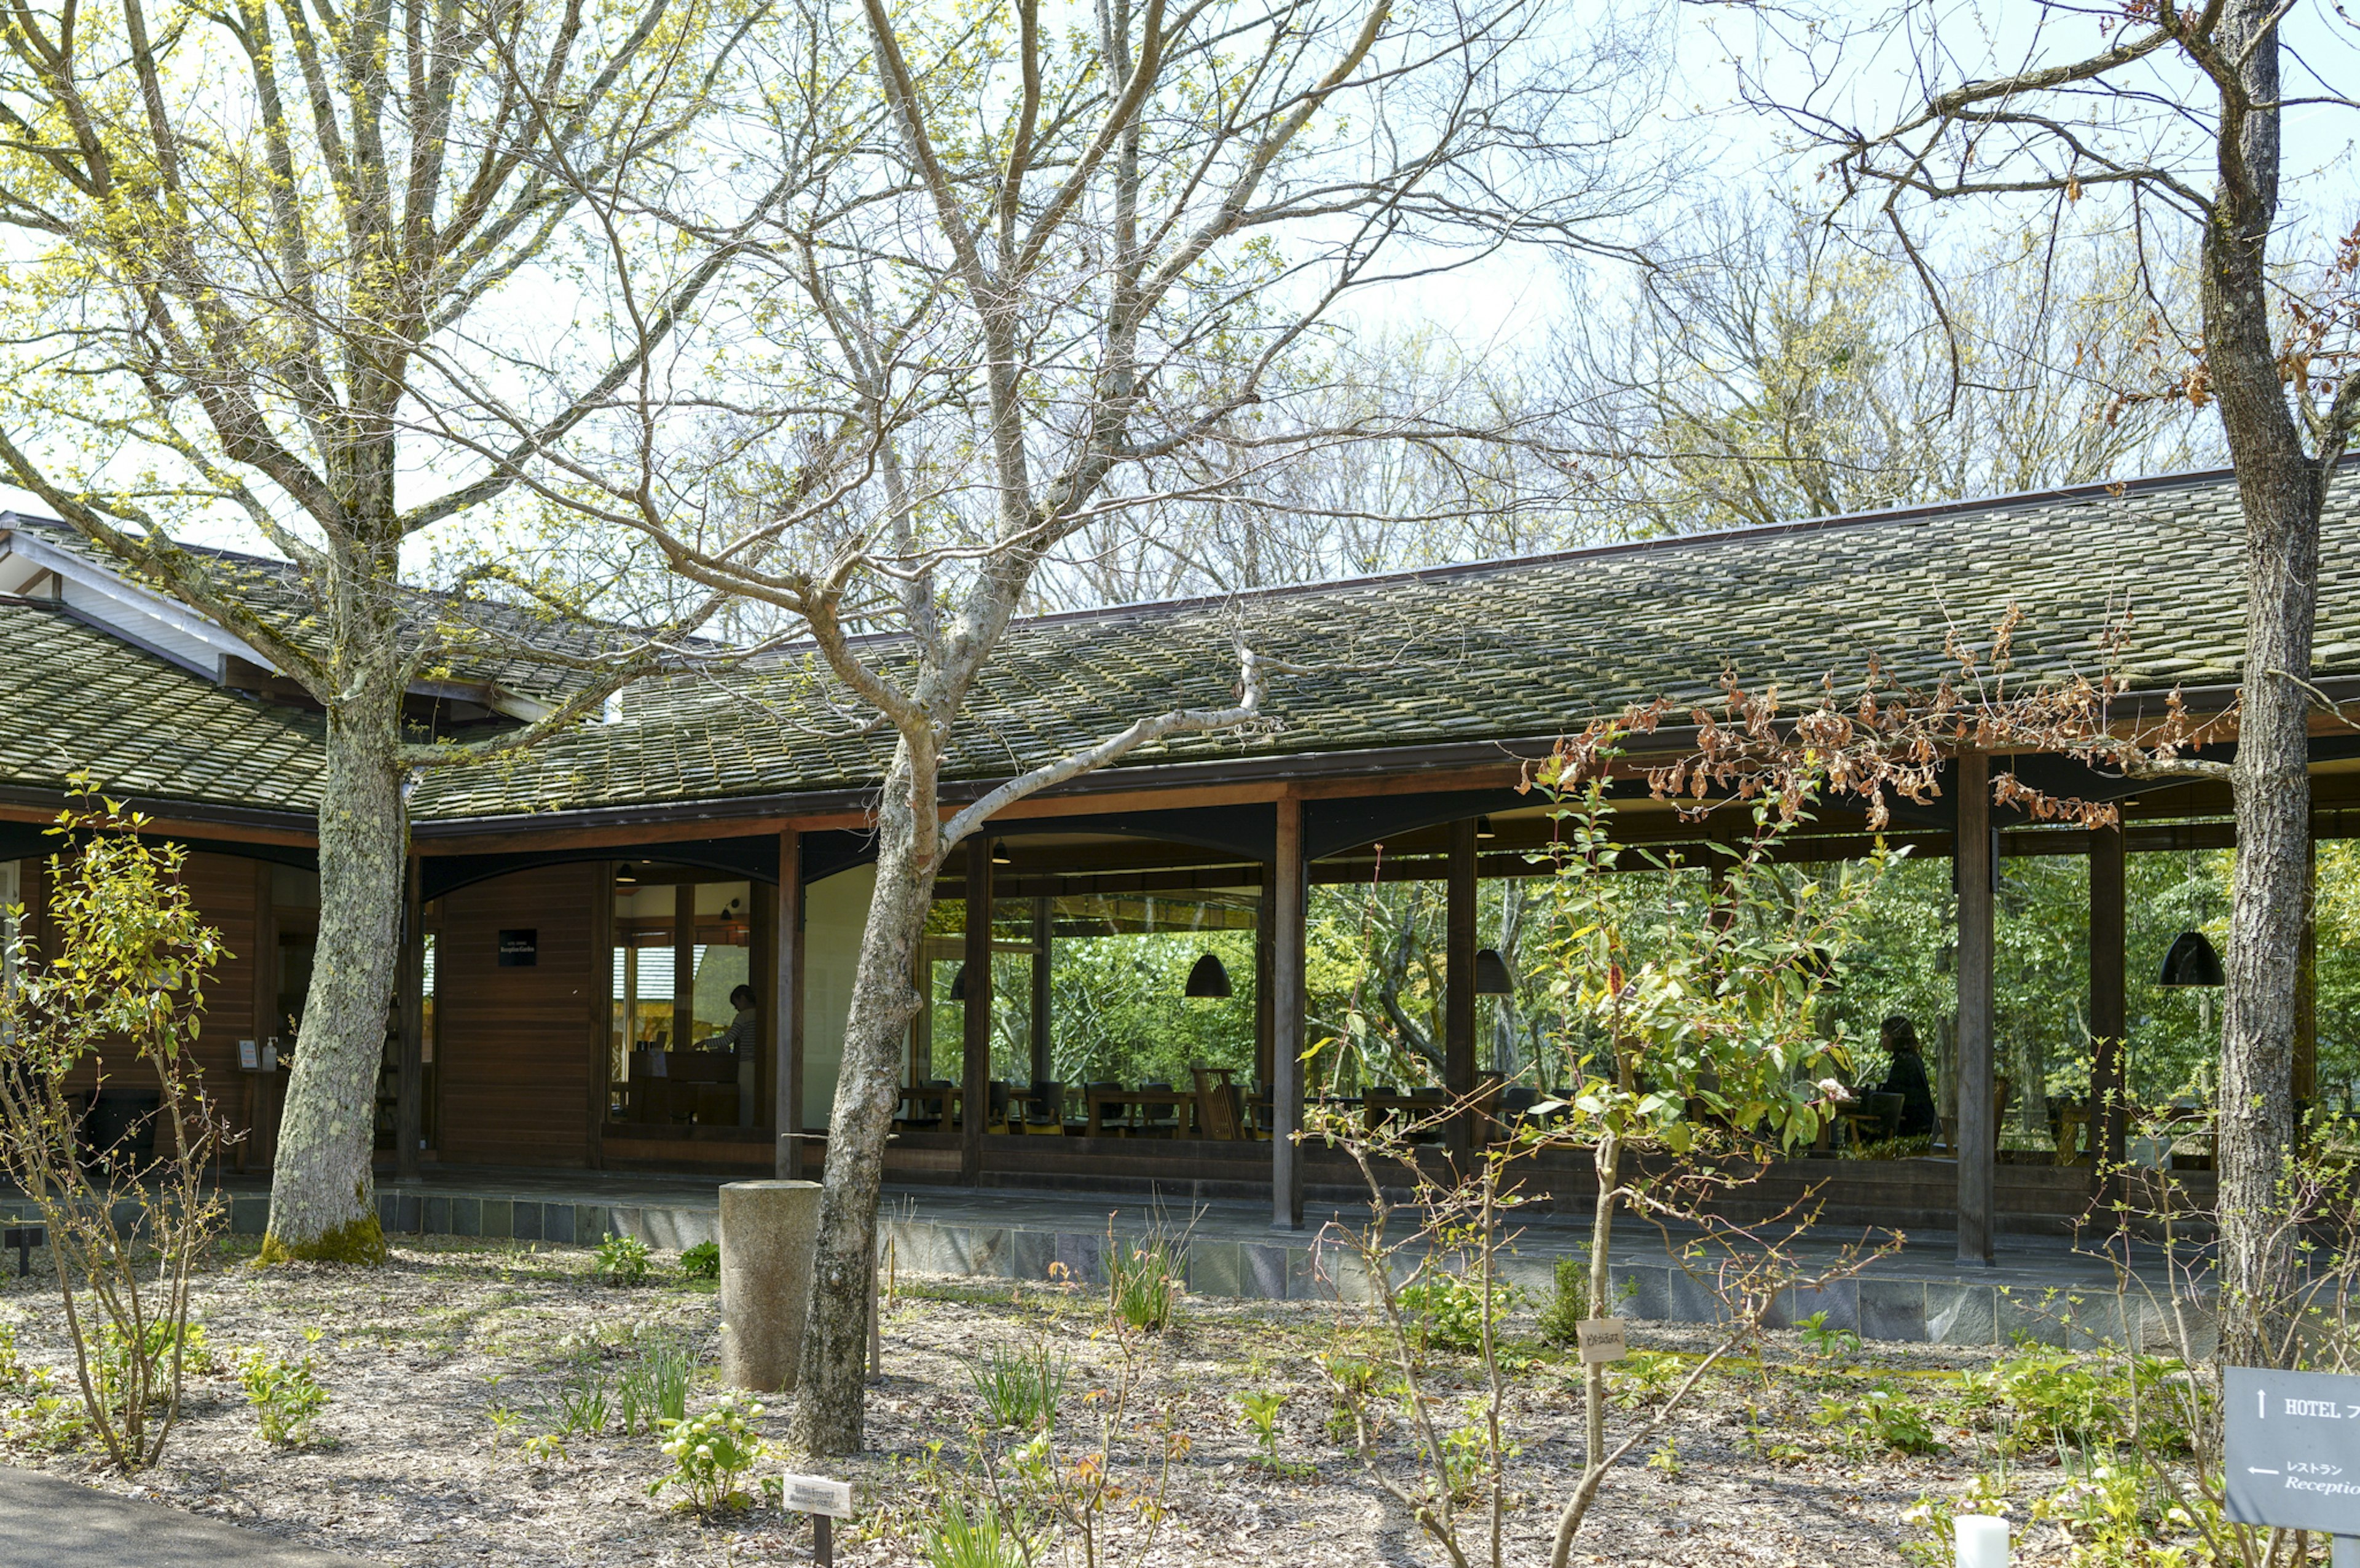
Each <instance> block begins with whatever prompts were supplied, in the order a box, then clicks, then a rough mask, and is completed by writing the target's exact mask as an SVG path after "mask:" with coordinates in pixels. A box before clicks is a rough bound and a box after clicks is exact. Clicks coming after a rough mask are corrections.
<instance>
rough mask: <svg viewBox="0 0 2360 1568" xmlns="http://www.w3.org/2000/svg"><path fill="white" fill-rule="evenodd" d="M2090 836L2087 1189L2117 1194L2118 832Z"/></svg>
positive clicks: (2121, 934)
mask: <svg viewBox="0 0 2360 1568" xmlns="http://www.w3.org/2000/svg"><path fill="white" fill-rule="evenodd" d="M2089 840H2090V1038H2091V1043H2092V1050H2091V1056H2090V1108H2091V1112H2092V1123H2091V1127H2090V1129H2089V1138H2090V1140H2091V1148H2092V1154H2093V1155H2094V1158H2093V1159H2092V1160H2091V1162H2090V1165H2091V1176H2092V1193H2093V1195H2094V1196H2098V1197H2100V1198H2106V1199H2111V1198H2113V1197H2114V1196H2116V1195H2118V1190H2119V1187H2120V1184H2121V1183H2120V1181H2119V1180H2118V1177H2119V1173H2120V1171H2121V1170H2122V1164H2123V1154H2124V1150H2125V1131H2126V1128H2127V1127H2128V1124H2129V1118H2128V1115H2127V1108H2128V1105H2129V1098H2130V1096H2129V1087H2130V1086H2129V1085H2128V1084H2127V1083H2125V1082H2124V1077H2123V1037H2124V1035H2125V1033H2126V1032H2127V1027H2128V1026H2127V1023H2126V1014H2127V1003H2126V1000H2125V979H2126V975H2127V968H2128V965H2127V961H2126V959H2125V931H2126V928H2127V924H2128V919H2127V916H2128V910H2127V906H2126V903H2125V891H2124V887H2125V864H2124V855H2125V849H2124V843H2123V831H2122V829H2120V828H2112V829H2107V830H2104V831H2102V832H2098V833H2091V834H2090V835H2089Z"/></svg>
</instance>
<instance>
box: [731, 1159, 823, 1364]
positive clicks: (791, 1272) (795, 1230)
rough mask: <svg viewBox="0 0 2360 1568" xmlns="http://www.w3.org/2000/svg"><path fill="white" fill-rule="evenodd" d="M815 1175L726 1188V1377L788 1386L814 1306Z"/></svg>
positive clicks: (742, 1182) (816, 1190)
mask: <svg viewBox="0 0 2360 1568" xmlns="http://www.w3.org/2000/svg"><path fill="white" fill-rule="evenodd" d="M818 1235H819V1183H818V1182H816V1181H731V1182H727V1183H726V1184H724V1185H723V1187H722V1189H721V1380H722V1382H723V1383H725V1384H727V1385H728V1386H729V1387H730V1388H750V1389H752V1390H754V1391H755V1392H757V1393H762V1394H774V1393H785V1392H790V1391H792V1389H793V1388H794V1386H795V1363H796V1359H797V1357H798V1356H801V1355H802V1353H803V1323H804V1320H805V1318H806V1317H807V1316H808V1315H809V1313H810V1312H811V1278H812V1246H813V1243H814V1241H815V1240H816V1239H817V1237H818Z"/></svg>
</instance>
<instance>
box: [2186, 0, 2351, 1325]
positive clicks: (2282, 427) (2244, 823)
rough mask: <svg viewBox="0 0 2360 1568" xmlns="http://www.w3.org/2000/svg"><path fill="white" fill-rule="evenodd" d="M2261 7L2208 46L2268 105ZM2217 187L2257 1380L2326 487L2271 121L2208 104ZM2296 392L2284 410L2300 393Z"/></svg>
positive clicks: (2286, 1086) (2234, 1308)
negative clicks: (2275, 257)
mask: <svg viewBox="0 0 2360 1568" xmlns="http://www.w3.org/2000/svg"><path fill="white" fill-rule="evenodd" d="M2269 17H2270V5H2268V3H2267V0H2230V5H2229V6H2228V9H2227V11H2226V12H2225V13H2224V15H2223V20H2222V24H2221V38H2222V42H2223V47H2224V48H2226V49H2228V50H2229V51H2230V52H2231V55H2232V57H2233V58H2234V57H2235V56H2236V55H2238V54H2240V53H2242V54H2243V55H2244V64H2243V68H2242V70H2241V71H2240V72H2239V74H2240V77H2241V82H2240V86H2241V89H2242V93H2243V95H2244V96H2245V99H2246V100H2248V101H2249V102H2251V103H2276V102H2277V100H2278V36H2277V33H2276V32H2275V30H2273V31H2272V32H2271V33H2270V34H2269V36H2268V37H2267V38H2261V37H2260V34H2261V31H2262V29H2263V28H2264V27H2269V26H2270V25H2271V23H2270V21H2269ZM2223 104H2224V111H2227V112H2225V113H2224V117H2223V127H2222V136H2221V165H2222V169H2221V181H2220V187H2219V194H2218V198H2217V200H2216V203H2215V210H2214V212H2213V214H2212V222H2211V223H2208V224H2207V225H2206V226H2205V230H2204V251H2203V278H2202V288H2203V312H2204V315H2203V319H2204V353H2205V365H2206V368H2207V370H2208V372H2209V374H2210V376H2211V378H2212V385H2213V387H2215V388H2216V389H2217V390H2218V392H2219V394H2220V399H2221V424H2222V428H2223V431H2224V432H2225V433H2226V435H2227V437H2228V442H2229V452H2230V456H2231V459H2232V461H2233V462H2234V463H2235V465H2236V472H2237V495H2238V500H2239V502H2240V503H2241V505H2242V507H2243V510H2244V513H2245V668H2244V670H2243V672H2242V680H2241V689H2242V691H2241V694H2242V697H2243V702H2244V707H2243V711H2242V713H2240V715H2239V718H2238V724H2237V756H2236V759H2235V761H2234V763H2232V764H2231V769H2230V779H2231V785H2232V788H2233V789H2234V793H2235V798H2236V812H2237V863H2236V871H2235V877H2234V885H2233V890H2232V895H2231V898H2232V901H2231V907H2230V913H2229V952H2228V954H2227V962H2226V965H2225V967H2226V969H2227V971H2228V998H2227V1011H2226V1016H2225V1018H2224V1019H2223V1028H2222V1033H2221V1104H2220V1142H2219V1149H2220V1157H2219V1158H2220V1200H2219V1201H2220V1225H2221V1263H2220V1269H2221V1272H2220V1279H2219V1285H2220V1291H2221V1325H2222V1328H2221V1359H2222V1361H2223V1364H2224V1365H2230V1366H2237V1365H2244V1366H2271V1365H2274V1364H2275V1357H2276V1356H2277V1355H2278V1354H2281V1353H2282V1351H2283V1348H2284V1345H2285V1340H2284V1336H2283V1334H2282V1332H2281V1331H2282V1329H2283V1311H2282V1307H2283V1303H2284V1301H2285V1292H2284V1290H2282V1289H2281V1288H2279V1287H2278V1285H2277V1283H2276V1282H2277V1281H2280V1280H2283V1279H2286V1278H2288V1277H2289V1271H2290V1269H2291V1265H2292V1262H2293V1258H2292V1254H2291V1251H2290V1248H2289V1243H2290V1241H2291V1239H2292V1238H2291V1236H2289V1232H2288V1229H2287V1227H2286V1225H2284V1224H2283V1223H2282V1220H2283V1210H2284V1208H2285V1202H2286V1199H2285V1194H2284V1192H2283V1191H2282V1190H2281V1182H2282V1179H2283V1177H2284V1174H2285V1170H2286V1162H2287V1155H2288V1149H2289V1145H2290V1143H2291V1142H2292V1138H2293V1104H2292V1092H2293V1071H2294V1036H2295V994H2296V989H2297V986H2298V985H2299V983H2300V953H2301V946H2302V909H2303V889H2304V877H2303V873H2304V868H2305V866H2307V864H2308V862H2309V854H2310V840H2311V778H2310V771H2309V765H2310V707H2309V703H2310V697H2309V693H2308V692H2307V691H2304V690H2303V688H2302V687H2301V686H2300V685H2298V684H2297V681H2298V680H2300V681H2309V679H2310V676H2311V632H2312V623H2313V618H2314V615H2315V612H2316V608H2317V600H2318V593H2319V517H2320V510H2321V506H2322V502H2323V500H2324V498H2325V487H2326V483H2327V474H2326V473H2325V472H2324V471H2323V470H2322V468H2321V467H2320V466H2319V464H2317V463H2315V462H2313V461H2312V460H2311V458H2310V457H2309V455H2308V454H2307V453H2306V452H2304V450H2303V445H2302V438H2301V435H2300V431H2299V430H2297V428H2296V426H2295V421H2294V416H2293V413H2292V411H2291V410H2290V409H2289V407H2288V404H2287V391H2286V388H2285V387H2284V386H2283V384H2282V382H2281V379H2280V376H2279V367H2278V359H2277V355H2276V353H2275V351H2274V347H2273V344H2272V342H2271V321H2270V311H2269V301H2268V293H2267V245H2268V241H2269V234H2270V227H2271V224H2272V223H2273V222H2274V221H2275V218H2276V214H2277V210H2278V150H2279V149H2278V117H2277V113H2276V111H2275V109H2271V110H2267V111H2265V112H2262V113H2253V112H2251V111H2249V110H2246V111H2243V112H2239V105H2237V104H2236V103H2234V100H2233V97H2232V95H2230V94H2227V93H2224V95H2223ZM2301 395H2302V393H2301V390H2300V388H2298V389H2297V391H2296V396H2301Z"/></svg>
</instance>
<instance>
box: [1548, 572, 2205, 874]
mask: <svg viewBox="0 0 2360 1568" xmlns="http://www.w3.org/2000/svg"><path fill="white" fill-rule="evenodd" d="M2023 624H2024V615H2023V612H2022V610H2021V609H2020V608H2019V607H2018V606H2016V605H2015V604H2010V605H2009V606H2008V608H2007V610H2006V612H2005V614H2004V615H2002V616H2001V617H2000V618H1999V620H1998V621H1997V622H1995V623H1994V626H1993V627H1992V633H1991V637H1990V640H1989V642H1988V643H1986V644H1983V645H1981V646H1978V645H1977V644H1975V643H1973V642H1971V641H1968V640H1967V639H1965V638H1963V637H1961V636H1960V635H1959V634H1958V631H1957V629H1956V628H1955V627H1953V628H1952V629H1951V630H1950V632H1949V633H1948V634H1947V635H1946V636H1945V637H1944V640H1943V652H1944V657H1945V658H1946V659H1948V660H1949V661H1950V665H1951V666H1952V668H1951V669H1950V670H1949V671H1948V672H1947V673H1946V674H1944V675H1943V676H1942V677H1941V678H1940V679H1939V680H1938V681H1935V682H1934V683H1933V684H1932V686H1931V687H1930V688H1922V689H1921V688H1918V687H1913V686H1910V685H1907V684H1905V683H1903V682H1902V681H1899V680H1897V679H1896V677H1894V676H1893V675H1892V674H1891V673H1890V672H1889V671H1888V670H1886V669H1885V666H1884V664H1883V663H1882V662H1881V661H1879V660H1877V659H1873V658H1872V659H1871V660H1870V661H1869V664H1868V668H1867V670H1866V672H1865V674H1864V675H1863V677H1862V678H1861V680H1860V681H1859V683H1858V685H1857V686H1856V687H1854V688H1852V689H1850V690H1847V689H1846V687H1845V685H1844V684H1843V683H1842V682H1841V681H1839V680H1838V678H1837V677H1836V675H1835V674H1834V673H1833V672H1830V673H1829V674H1827V675H1825V676H1823V677H1822V678H1821V679H1820V681H1819V688H1818V691H1817V693H1816V695H1815V696H1814V697H1812V698H1811V699H1809V700H1808V701H1803V702H1791V703H1790V702H1788V701H1787V700H1786V698H1785V697H1784V695H1783V694H1782V693H1781V691H1780V689H1779V687H1778V686H1777V685H1776V684H1775V682H1774V683H1771V684H1768V685H1764V686H1759V687H1754V686H1749V685H1748V684H1746V682H1745V681H1743V680H1742V679H1741V678H1740V677H1739V676H1738V675H1737V674H1736V673H1735V672H1734V671H1724V672H1723V674H1722V676H1721V701H1720V702H1719V704H1718V705H1717V707H1708V706H1706V705H1703V704H1700V703H1693V702H1677V701H1675V700H1672V699H1668V698H1659V699H1657V700H1655V701H1654V702H1645V703H1634V704H1632V705H1630V706H1628V707H1626V708H1624V709H1623V710H1622V712H1621V713H1618V714H1616V715H1614V716H1613V717H1612V718H1610V719H1599V720H1595V721H1593V722H1591V723H1590V724H1587V725H1585V726H1584V727H1583V728H1581V729H1580V730H1579V731H1578V732H1575V733H1573V734H1571V735H1566V736H1564V737H1562V738H1560V739H1559V740H1558V742H1557V746H1556V749H1555V751H1554V752H1553V754H1552V755H1551V756H1550V757H1548V758H1547V759H1546V761H1544V762H1542V763H1540V764H1538V765H1537V766H1535V767H1532V768H1527V770H1526V783H1527V785H1530V784H1532V783H1535V782H1537V783H1539V784H1542V785H1544V786H1546V787H1548V788H1552V789H1567V788H1568V787H1570V786H1572V785H1574V784H1577V783H1579V782H1581V781H1584V780H1587V779H1600V778H1605V777H1608V776H1610V775H1611V776H1618V777H1627V778H1633V779H1637V780H1640V781H1642V782H1644V784H1645V786H1646V788H1647V790H1648V793H1649V794H1650V795H1652V796H1654V797H1655V799H1657V800H1672V801H1677V802H1679V803H1680V806H1681V811H1682V812H1683V814H1684V815H1687V816H1688V817H1690V818H1700V817H1702V816H1703V815H1705V814H1706V813H1707V812H1708V811H1710V809H1711V807H1712V806H1713V804H1715V803H1716V802H1718V801H1725V800H1732V799H1733V800H1739V801H1749V802H1750V801H1754V800H1762V799H1765V798H1767V799H1768V800H1770V801H1771V802H1772V804H1773V809H1774V810H1775V812H1776V814H1777V817H1778V820H1779V821H1780V822H1782V823H1791V822H1796V821H1797V820H1798V819H1799V818H1800V817H1801V815H1802V813H1803V811H1805V809H1806V807H1807V806H1808V803H1809V802H1810V800H1812V799H1814V798H1815V797H1817V798H1826V797H1830V796H1832V797H1850V798H1852V799H1853V800H1858V801H1860V802H1862V803H1863V809H1864V811H1865V812H1866V815H1867V819H1868V826H1869V828H1870V829H1871V831H1874V832H1882V831H1883V830H1884V829H1885V827H1887V826H1888V825H1890V823H1891V821H1892V806H1893V801H1894V800H1896V799H1899V800H1907V801H1908V802H1910V803H1911V804H1913V805H1921V806H1922V805H1928V804H1931V803H1932V802H1933V801H1934V800H1937V799H1938V798H1939V796H1940V795H1941V793H1942V787H1941V773H1942V768H1943V766H1944V764H1945V762H1946V761H1948V760H1949V759H1950V758H1951V757H1956V756H1957V755H1959V754H1960V753H1961V752H1963V751H1969V750H1973V751H1984V752H1992V753H1997V754H2002V755H2005V754H2011V753H2016V754H2021V753H2037V754H2043V755H2048V756H2054V757H2067V758H2070V759H2071V760H2073V761H2076V762H2081V763H2083V764H2085V765H2087V766H2088V767H2090V768H2092V769H2094V770H2098V771H2102V772H2118V773H2123V774H2125V775H2144V774H2151V773H2163V772H2191V773H2210V772H2212V770H2214V769H2215V768H2218V767H2219V766H2220V765H2219V764H2215V763H2207V762H2197V761H2194V760H2192V759H2191V756H2190V754H2191V753H2193V752H2196V751H2198V750H2200V749H2202V747H2203V746H2205V745H2207V744H2208V743H2215V742H2219V741H2222V740H2226V739H2231V738H2234V734H2235V728H2236V719H2237V706H2236V704H2235V703H2234V702H2233V703H2231V704H2230V705H2229V706H2228V707H2226V708H2224V709H2223V710H2221V711H2220V712H2218V713H2206V714H2198V713H2191V711H2190V709H2189V707H2188V704H2187V702H2186V700H2185V698H2184V696H2183V694H2182V693H2181V692H2180V690H2179V689H2178V688H2176V687H2175V688H2173V689H2172V690H2171V691H2169V692H2164V693H2158V694H2157V699H2158V702H2159V706H2160V712H2159V713H2158V712H2156V711H2155V710H2156V703H2155V702H2149V701H2146V700H2141V701H2136V702H2126V699H2130V698H2133V697H2134V696H2140V697H2144V694H2143V693H2135V692H2134V691H2133V690H2132V688H2131V686H2130V684H2129V681H2128V679H2127V678H2126V677H2125V675H2124V674H2123V673H2122V671H2121V669H2120V662H2121V655H2122V650H2123V646H2124V641H2125V637H2126V634H2127V632H2128V629H2129V624H2130V623H2129V617H2128V615H2118V616H2116V617H2115V618H2114V620H2112V621H2111V622H2110V623H2109V625H2108V626H2107V628H2106V630H2105V632H2104V634H2103V637H2102V639H2101V645H2102V649H2103V655H2104V657H2103V659H2102V660H2101V663H2100V668H2099V670H2098V671H2097V672H2096V673H2095V674H2084V673H2081V672H2078V671H2076V672H2069V673H2066V674H2064V675H2060V676H2047V677H2038V678H2025V677H2020V676H2018V675H2017V674H2016V634H2017V633H2018V631H2019V630H2020V629H2021V628H2022V626H2023ZM1633 737H1653V739H1654V741H1655V742H1656V743H1657V745H1656V746H1652V747H1651V746H1648V745H1647V744H1646V742H1645V741H1644V740H1642V741H1639V742H1636V743H1634V741H1633ZM1634 750H1636V751H1638V752H1640V753H1641V755H1639V756H1637V757H1631V756H1629V755H1627V754H1629V753H1631V752H1633V751H1634ZM1992 799H1993V800H1994V803H1995V804H1998V805H2001V806H2005V807H2009V808H2012V809H2014V810H2016V811H2021V812H2023V813H2024V814H2025V815H2026V816H2027V817H2029V818H2031V819H2032V820H2034V821H2036V822H2062V823H2070V824H2071V825H2073V826H2076V827H2082V828H2098V827H2111V826H2113V825H2114V824H2115V823H2116V822H2118V821H2119V820H2120V813H2119V812H2118V811H2117V810H2116V809H2115V807H2114V805H2113V804H2112V803H2111V802H2109V801H2104V800H2085V799H2083V798H2081V797H2080V796H2077V795H2065V794H2059V793H2056V792H2054V791H2052V790H2049V789H2041V788H2039V787H2038V786H2036V785H2033V784H2029V783H2027V782H2026V781H2025V780H2024V779H2021V778H2020V777H2018V776H2017V775H2016V774H2015V773H2014V772H2010V771H2005V770H1994V773H1993V775H1992Z"/></svg>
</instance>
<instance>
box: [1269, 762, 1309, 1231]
mask: <svg viewBox="0 0 2360 1568" xmlns="http://www.w3.org/2000/svg"><path fill="white" fill-rule="evenodd" d="M1303 869H1304V868H1303V802H1302V801H1300V800H1291V799H1290V800H1281V801H1280V802H1279V803H1278V844H1277V858H1276V860H1275V861H1274V863H1273V866H1272V867H1271V895H1272V896H1271V971H1272V974H1271V1135H1270V1162H1271V1225H1272V1228H1273V1229H1277V1230H1301V1229H1302V1228H1303V1149H1302V1146H1301V1145H1299V1144H1297V1143H1296V1142H1295V1134H1296V1133H1298V1132H1300V1131H1301V1130H1302V1127H1303V1012H1304V994H1303V980H1304V938H1305V931H1304V925H1305V908H1304V906H1305V904H1306V897H1305V895H1306V893H1307V891H1308V887H1307V884H1306V882H1305V880H1304V876H1303Z"/></svg>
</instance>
